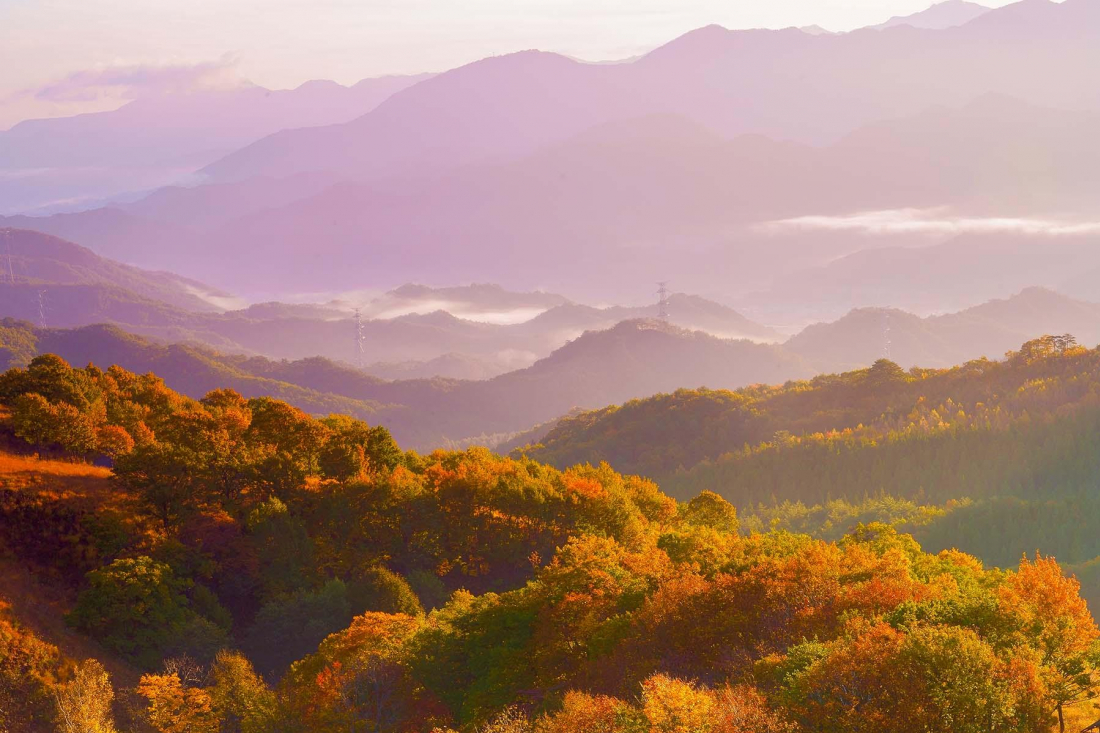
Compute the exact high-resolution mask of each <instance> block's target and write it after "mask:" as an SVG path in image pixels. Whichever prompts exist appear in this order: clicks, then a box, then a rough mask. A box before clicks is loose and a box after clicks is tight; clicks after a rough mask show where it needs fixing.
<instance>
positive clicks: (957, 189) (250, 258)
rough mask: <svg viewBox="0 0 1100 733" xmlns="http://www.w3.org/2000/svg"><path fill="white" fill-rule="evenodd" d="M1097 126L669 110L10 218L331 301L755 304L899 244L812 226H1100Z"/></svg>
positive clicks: (1075, 121)
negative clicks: (757, 126) (375, 164)
mask: <svg viewBox="0 0 1100 733" xmlns="http://www.w3.org/2000/svg"><path fill="white" fill-rule="evenodd" d="M435 81H436V80H434V79H433V80H432V82H433V83H434V82H435ZM412 91H413V90H409V93H412ZM1098 125H1100V114H1098V113H1094V112H1075V111H1062V110H1054V109H1049V108H1043V107H1037V106H1035V105H1033V104H1029V103H1025V102H1022V101H1020V100H1016V99H1012V98H1009V97H1004V96H998V95H985V96H983V97H980V98H978V99H976V100H974V101H972V102H970V103H968V104H965V105H963V106H962V107H937V108H935V109H930V110H927V111H925V112H922V113H920V114H918V115H915V116H913V117H909V118H903V119H898V120H893V121H888V122H881V123H875V124H873V125H869V126H867V127H864V128H862V129H860V130H858V131H856V132H853V133H852V134H850V135H848V136H846V137H845V138H843V139H842V140H840V141H838V142H836V143H834V144H832V145H830V146H828V147H825V148H814V147H811V146H805V145H799V144H795V143H780V142H775V141H772V140H769V139H767V138H762V137H755V136H747V137H740V138H737V139H735V140H725V139H723V138H722V137H721V136H720V135H718V134H717V133H715V132H714V131H713V130H710V129H708V128H706V127H704V126H702V125H700V124H698V123H696V122H693V121H691V120H690V119H688V118H686V117H683V116H670V115H656V116H649V117H643V118H639V119H633V120H627V121H624V122H615V123H608V124H606V125H602V126H600V127H597V128H595V129H591V130H588V131H585V132H583V133H580V134H578V135H576V136H574V137H573V138H571V139H569V140H567V141H565V142H561V143H558V144H555V145H552V146H550V147H548V148H546V149H545V150H542V151H540V152H537V153H534V154H532V155H530V156H528V157H526V158H524V159H522V160H519V161H516V162H512V163H507V164H497V165H485V166H474V167H470V168H466V169H464V170H462V171H457V172H454V173H452V174H449V175H445V176H442V177H439V178H436V179H431V180H419V181H403V182H393V181H391V182H389V183H387V184H383V183H375V184H370V183H341V184H336V185H333V186H330V187H327V188H325V187H323V186H321V190H320V191H318V192H314V193H312V194H311V195H308V196H306V197H305V198H302V199H298V200H295V201H292V202H290V203H284V204H283V205H281V206H280V205H277V204H278V203H280V200H279V198H278V197H277V196H274V195H273V196H270V197H266V198H267V200H268V201H270V202H271V203H272V206H271V207H270V208H263V209H258V208H251V209H250V208H249V207H248V206H245V205H242V206H241V207H240V211H242V212H245V213H243V215H242V216H240V217H238V218H235V219H231V218H229V217H228V216H226V215H224V214H223V213H217V214H210V213H209V212H210V211H211V210H217V206H213V207H211V206H208V205H207V204H206V202H207V201H209V200H210V199H217V198H218V197H219V195H220V193H221V190H222V187H221V186H214V187H210V188H211V189H212V190H211V191H209V192H206V191H204V188H205V187H201V188H199V189H194V190H191V191H188V192H187V194H188V197H189V200H184V199H185V197H184V196H183V195H182V194H183V192H174V193H172V194H171V195H172V196H173V197H175V198H176V202H175V204H173V206H172V207H171V209H170V211H169V213H167V214H159V215H160V216H162V217H163V218H162V219H160V220H157V219H155V218H154V217H156V216H158V213H157V209H156V207H154V206H152V205H146V206H145V208H143V209H141V210H138V209H134V208H131V209H130V210H128V211H121V210H117V209H102V210H98V211H90V212H84V213H80V214H66V215H59V216H53V217H46V218H30V217H18V218H12V219H9V220H8V222H7V223H10V224H11V225H14V226H25V227H33V228H38V229H40V230H43V231H48V232H51V233H54V234H56V235H58V236H62V237H65V238H71V239H74V240H75V241H79V242H81V243H82V244H85V245H86V246H90V247H94V248H95V249H96V250H97V251H99V252H101V253H103V254H106V255H107V256H111V257H115V258H117V259H121V260H123V261H129V262H138V263H140V264H142V265H144V266H147V267H156V268H167V269H172V270H175V271H179V272H183V273H185V274H188V275H190V276H193V277H201V278H202V279H213V281H214V283H215V284H217V285H219V286H221V287H223V288H226V289H230V290H234V291H236V292H247V291H248V290H249V289H250V288H251V289H256V288H257V287H259V285H258V284H261V283H262V287H265V288H266V289H267V290H268V291H269V292H288V291H289V292H294V291H299V292H300V291H313V292H318V291H320V292H324V291H329V292H331V291H334V290H336V291H339V290H354V289H360V288H368V287H379V286H383V287H384V286H387V285H390V284H392V283H393V282H394V281H398V282H400V281H410V280H420V281H422V282H423V281H428V282H432V281H434V282H437V283H445V282H448V281H450V282H454V281H456V280H467V281H486V280H488V281H497V282H508V283H509V284H511V285H513V286H515V287H520V288H535V287H546V286H550V287H552V288H553V289H555V290H559V291H560V290H562V289H566V288H568V289H570V294H573V295H575V296H577V297H580V298H581V299H585V300H589V299H591V300H597V299H607V298H612V299H618V298H621V297H625V296H626V295H627V293H628V292H636V288H637V283H639V282H652V281H653V280H656V279H665V278H668V279H674V280H675V281H676V282H677V283H680V286H681V287H685V288H687V289H690V290H694V291H697V292H710V291H718V290H723V291H729V290H731V289H732V290H734V291H737V290H741V291H742V292H745V291H750V290H760V289H761V285H762V284H767V279H768V278H775V277H777V276H779V275H782V274H783V273H784V271H788V272H789V271H791V270H797V269H799V268H800V267H802V268H806V267H812V266H818V265H821V264H823V263H824V262H827V261H829V260H831V259H834V258H836V257H839V256H844V255H848V254H850V253H851V252H852V251H853V250H857V249H868V248H873V247H882V246H888V245H892V244H896V243H898V241H899V239H898V238H897V237H896V236H895V235H894V234H891V233H889V232H887V233H882V232H875V231H874V229H873V227H872V228H870V229H869V232H870V233H869V234H868V236H860V235H859V233H858V232H854V231H847V230H845V231H841V230H836V229H830V228H829V225H828V222H826V223H825V224H822V223H821V222H819V221H815V220H813V219H810V218H811V217H817V218H820V217H834V218H835V217H852V216H855V215H858V214H860V213H863V212H875V211H883V210H905V211H907V210H912V209H917V210H921V211H932V212H933V218H951V217H963V218H971V219H975V220H977V223H976V224H975V226H977V227H981V226H986V224H985V223H983V222H988V221H990V220H1004V219H1012V218H1020V217H1021V216H1023V217H1024V218H1038V219H1042V220H1048V219H1050V220H1054V221H1056V222H1057V221H1062V220H1063V219H1064V220H1066V221H1068V222H1069V223H1070V224H1073V223H1075V222H1076V221H1077V220H1084V221H1088V220H1087V218H1086V217H1087V213H1088V212H1090V211H1095V210H1096V207H1097V205H1098V204H1100V201H1097V200H1096V199H1097V197H1098V196H1100V193H1098V192H1100V180H1097V177H1098V176H1100V173H1098V171H1100V140H1098V139H1097V137H1096V136H1095V135H1094V134H1093V130H1094V129H1096V128H1097V126H1098ZM299 180H302V181H314V182H317V181H319V180H324V175H323V174H318V176H316V177H304V178H302V179H299ZM267 182H268V179H263V182H260V181H253V182H245V183H239V184H230V185H228V188H229V189H230V190H231V191H234V192H236V194H239V195H240V196H241V198H250V200H252V201H254V202H255V206H261V205H262V203H263V201H264V200H265V194H263V193H262V192H257V193H256V194H255V195H252V194H249V195H247V196H246V195H245V194H243V193H241V192H242V191H244V190H247V189H249V188H251V187H261V186H266V185H267ZM284 190H285V189H284ZM288 195H289V194H288ZM284 201H285V200H284ZM776 222H779V224H777V223H776ZM902 231H904V230H902ZM887 235H889V236H887ZM949 235H950V232H947V233H944V232H938V231H933V232H932V236H934V237H938V239H939V240H942V239H944V238H946V237H947V236H949ZM909 236H910V237H921V240H920V241H919V242H915V243H923V244H927V243H929V242H930V241H936V240H935V239H931V240H928V239H927V237H926V235H923V234H921V233H920V232H919V231H918V232H916V233H910V234H909ZM700 263H706V267H700V266H698V265H699V264H700ZM762 278H763V279H764V282H761V281H762ZM1030 284H1037V283H1036V282H1023V283H1018V284H1017V286H1016V287H1015V288H1013V289H1006V290H1002V291H1000V292H995V293H989V294H984V295H985V296H986V297H996V296H1004V295H1007V294H1008V293H1010V292H1012V291H1013V290H1018V289H1020V288H1021V287H1024V286H1027V285H1030ZM1038 284H1054V283H1046V282H1042V283H1038ZM977 300H980V299H975V300H972V301H971V302H977ZM868 302H874V301H864V302H863V303H858V304H857V305H865V304H867V303H868Z"/></svg>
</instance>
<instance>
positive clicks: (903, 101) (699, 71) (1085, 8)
mask: <svg viewBox="0 0 1100 733" xmlns="http://www.w3.org/2000/svg"><path fill="white" fill-rule="evenodd" d="M953 12H954V9H953V7H952V6H949V7H948V9H947V10H946V11H935V13H945V14H951V13H953ZM1098 40H1100V10H1097V7H1096V5H1095V3H1093V2H1091V0H1066V2H1064V3H1061V4H1058V3H1052V2H1048V1H1047V0H1025V1H1024V2H1021V3H1018V4H1017V5H1012V6H1008V7H1007V8H1001V9H998V10H994V11H990V12H988V13H985V14H984V15H981V16H980V17H977V18H976V19H973V20H972V21H971V22H969V23H966V24H965V25H962V26H960V27H954V28H943V29H941V30H934V31H931V30H927V29H918V28H913V27H912V26H910V25H906V26H904V27H900V28H896V29H891V31H890V32H887V33H883V32H880V31H877V30H874V29H868V30H864V31H857V32H854V33H848V34H843V35H818V36H814V35H811V34H808V33H804V32H802V31H799V30H797V29H788V30H782V31H761V30H752V31H731V30H726V29H724V28H721V27H718V26H710V27H707V28H703V29H700V30H697V31H693V32H691V33H689V34H687V35H685V36H683V37H681V38H678V39H676V40H674V41H672V42H671V43H668V44H666V45H665V46H663V47H661V48H659V49H657V50H655V51H653V52H651V53H649V54H647V55H646V56H644V57H642V58H640V59H638V60H637V61H634V62H633V63H625V64H617V65H593V64H584V63H581V62H577V61H573V60H570V59H567V58H565V57H562V56H556V55H553V54H546V53H537V52H524V53H520V54H513V55H510V56H504V57H497V58H491V59H486V60H484V61H479V62H477V63H474V64H470V65H468V66H464V67H462V68H459V69H455V70H453V71H450V72H447V73H445V74H441V75H439V76H438V77H435V78H433V79H432V80H430V81H429V82H427V83H424V84H419V85H417V86H416V87H415V88H413V89H410V90H408V92H407V93H404V94H401V95H398V96H395V97H393V98H391V99H390V100H388V101H387V102H385V103H384V104H382V105H380V106H379V107H378V108H377V109H376V110H374V111H373V112H371V113H368V114H367V115H364V116H363V117H361V118H359V119H357V120H354V121H352V122H349V123H346V124H343V125H337V126H331V127H329V128H324V129H314V130H303V131H286V132H280V133H277V134H276V135H274V136H271V137H269V138H267V139H265V140H262V141H259V142H257V143H255V144H253V145H251V146H249V147H247V148H245V149H244V150H241V151H239V152H237V153H234V154H232V155H230V156H228V157H226V158H225V159H223V160H221V161H218V162H217V163H215V164H213V165H211V166H209V167H208V168H207V169H206V170H207V173H208V174H209V175H211V176H212V177H214V178H216V179H219V180H239V179H242V178H248V177H252V176H255V175H261V174H265V175H288V174H290V173H294V172H299V171H303V170H319V169H323V170H340V171H344V172H346V173H348V174H349V176H351V177H352V178H357V179H367V180H374V179H378V178H385V177H388V176H391V175H393V174H395V173H400V174H401V175H408V174H409V173H410V172H415V171H433V172H438V171H439V170H441V169H445V168H449V167H454V166H457V165H462V164H469V163H476V162H482V161H485V160H493V159H497V160H499V159H501V158H508V157H512V158H514V157H519V156H522V155H525V154H529V153H531V152H533V151H534V150H535V149H537V148H540V147H543V146H545V145H547V144H550V143H553V142H556V141H561V140H564V139H567V138H568V137H570V136H571V135H574V134H576V133H578V132H580V131H581V130H583V129H587V128H590V127H593V126H595V125H597V124H600V123H601V122H608V121H612V120H616V119H626V118H630V117H637V116H643V115H646V114H653V113H668V112H672V113H677V114H682V115H685V116H688V117H690V118H692V119H694V120H696V121H698V122H700V123H702V124H705V125H707V126H708V127H711V128H713V129H714V130H715V131H717V132H718V133H719V134H720V135H722V136H723V137H733V136H736V135H740V134H745V133H757V134H763V135H767V136H771V137H775V138H777V139H795V140H801V141H804V142H816V143H821V142H828V141H831V140H835V139H837V138H839V137H840V136H842V135H844V134H845V133H847V132H850V131H851V130H853V129H855V128H857V127H859V126H861V125H864V124H867V123H870V122H873V121H875V120H881V119H888V118H893V117H901V116H906V115H911V114H915V113H917V112H920V111H921V110H923V109H926V108H928V107H930V106H933V105H936V104H955V105H957V104H961V103H965V102H967V101H969V100H970V99H973V98H975V97H977V96H980V95H982V94H986V93H991V92H997V93H1002V94H1008V95H1012V96H1016V97H1019V98H1021V99H1024V100H1027V101H1030V102H1033V103H1038V104H1047V105H1051V106H1068V107H1077V106H1080V105H1081V104H1082V103H1083V102H1085V101H1086V100H1087V101H1088V102H1090V103H1093V104H1094V103H1095V102H1096V100H1097V97H1096V94H1097V93H1096V92H1095V91H1089V90H1095V89H1096V88H1097V86H1096V84H1095V83H1090V81H1091V82H1095V81H1096V76H1097V75H1098V74H1100V71H1097V69H1098V68H1100V65H1098V64H1097V63H1096V61H1097V60H1100V50H1097V48H1098V47H1100V44H1098V43H1097V41H1098ZM1020 43H1025V44H1026V48H1023V49H1022V48H1020V46H1019V44H1020ZM746 99H750V100H751V103H750V104H746Z"/></svg>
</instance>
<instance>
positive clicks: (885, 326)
mask: <svg viewBox="0 0 1100 733" xmlns="http://www.w3.org/2000/svg"><path fill="white" fill-rule="evenodd" d="M882 351H883V358H885V359H889V358H890V311H885V312H884V313H883V322H882Z"/></svg>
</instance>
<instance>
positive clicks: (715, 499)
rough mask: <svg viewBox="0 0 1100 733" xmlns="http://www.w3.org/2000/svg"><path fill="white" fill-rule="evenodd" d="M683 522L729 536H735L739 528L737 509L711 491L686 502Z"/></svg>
mask: <svg viewBox="0 0 1100 733" xmlns="http://www.w3.org/2000/svg"><path fill="white" fill-rule="evenodd" d="M684 521H686V522H687V523H688V524H696V525H699V526H702V527H710V528H712V529H716V530H718V531H719V532H728V533H729V534H737V531H738V529H739V528H740V525H739V524H738V522H737V509H735V508H734V506H733V504H730V503H729V502H728V501H726V500H725V499H723V498H722V497H721V496H719V495H718V494H715V493H714V492H713V491H704V492H702V493H700V494H699V496H697V497H695V498H694V499H692V500H691V501H690V502H688V505H687V508H686V509H684Z"/></svg>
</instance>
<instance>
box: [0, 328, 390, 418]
mask: <svg viewBox="0 0 1100 733" xmlns="http://www.w3.org/2000/svg"><path fill="white" fill-rule="evenodd" d="M3 324H4V326H5V328H8V329H11V328H13V327H15V328H22V329H28V327H29V324H18V323H16V322H14V321H12V319H5V320H4V321H3ZM30 332H31V333H32V334H33V337H34V340H35V344H36V348H37V351H38V353H42V354H46V353H50V354H57V355H58V356H60V357H61V358H63V359H65V360H66V361H69V362H70V363H72V364H89V363H95V364H102V365H104V368H106V367H108V366H111V365H114V364H117V365H119V366H121V367H123V368H125V369H128V370H130V371H134V372H138V373H141V374H145V373H148V372H156V373H157V375H158V376H160V377H161V378H163V379H164V380H165V381H166V382H167V383H168V384H169V385H172V386H173V388H175V389H178V390H179V391H180V392H184V393H186V394H188V395H190V396H192V397H195V398H196V399H197V398H200V397H202V396H203V395H205V394H206V393H207V392H210V391H211V390H214V389H219V388H222V387H228V388H230V389H234V390H237V391H238V392H240V393H241V394H243V395H245V396H247V397H261V396H269V397H275V398H278V399H283V400H287V401H289V402H291V403H293V404H295V405H296V406H298V407H299V408H300V409H302V410H305V411H307V412H312V413H319V414H328V413H330V412H342V413H346V414H351V415H356V416H359V417H364V418H366V417H369V416H371V415H373V414H375V413H376V412H378V410H379V409H380V407H381V406H380V405H378V404H377V403H373V402H370V401H367V400H356V399H351V398H348V397H346V396H343V395H335V394H326V393H321V392H318V391H316V390H311V389H308V388H303V387H301V386H299V385H295V384H291V383H288V382H280V381H278V380H275V379H270V378H267V377H264V376H261V375H256V374H251V373H248V372H246V371H242V370H240V369H238V368H236V367H235V366H234V365H233V364H232V363H231V362H230V361H228V360H225V359H223V358H221V357H220V356H219V355H218V354H216V353H214V352H211V351H209V350H207V349H202V348H196V347H193V346H187V345H182V344H158V343H155V342H152V341H149V340H147V339H143V338H140V337H137V336H133V335H131V334H128V333H126V332H125V331H123V330H122V329H120V328H118V327H115V326H85V327H83V328H76V329H32V330H31V331H30ZM5 338H10V334H6V335H5Z"/></svg>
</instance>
